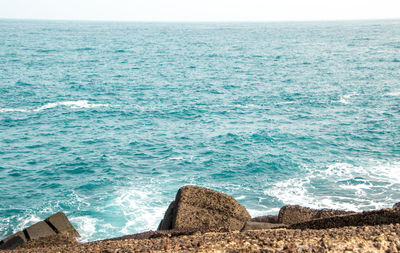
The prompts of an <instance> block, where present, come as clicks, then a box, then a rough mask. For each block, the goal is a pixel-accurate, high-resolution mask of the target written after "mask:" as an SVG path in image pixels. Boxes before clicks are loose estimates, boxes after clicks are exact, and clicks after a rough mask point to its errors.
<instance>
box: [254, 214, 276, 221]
mask: <svg viewBox="0 0 400 253" xmlns="http://www.w3.org/2000/svg"><path fill="white" fill-rule="evenodd" d="M251 221H256V222H267V223H278V215H266V216H259V217H255V218H252V219H251Z"/></svg>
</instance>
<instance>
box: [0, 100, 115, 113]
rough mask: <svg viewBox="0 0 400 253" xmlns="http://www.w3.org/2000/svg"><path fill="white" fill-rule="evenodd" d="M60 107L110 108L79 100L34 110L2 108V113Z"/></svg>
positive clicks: (27, 110)
mask: <svg viewBox="0 0 400 253" xmlns="http://www.w3.org/2000/svg"><path fill="white" fill-rule="evenodd" d="M58 106H65V107H69V108H72V109H77V108H96V107H108V106H110V105H109V104H92V103H89V101H88V100H77V101H62V102H54V103H47V104H45V105H43V106H40V107H38V108H34V109H25V108H0V112H40V111H43V110H46V109H51V108H55V107H58Z"/></svg>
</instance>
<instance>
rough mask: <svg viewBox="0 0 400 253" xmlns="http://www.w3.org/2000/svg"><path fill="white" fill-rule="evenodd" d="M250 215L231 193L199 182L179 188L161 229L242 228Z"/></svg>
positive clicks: (220, 229) (221, 229) (205, 229)
mask: <svg viewBox="0 0 400 253" xmlns="http://www.w3.org/2000/svg"><path fill="white" fill-rule="evenodd" d="M250 219H251V217H250V215H249V213H248V212H247V210H246V208H245V207H244V206H242V205H240V204H239V203H238V202H237V201H236V200H235V199H234V198H232V197H231V196H229V195H226V194H223V193H220V192H216V191H213V190H210V189H207V188H203V187H198V186H184V187H182V188H180V189H179V191H178V193H177V195H176V198H175V201H174V202H173V203H171V205H170V206H169V208H168V210H167V212H166V213H165V216H164V219H163V220H162V221H161V223H160V225H159V229H160V230H171V229H176V230H196V231H209V230H219V231H229V230H240V229H241V228H242V227H243V226H244V224H245V222H246V221H249V220H250Z"/></svg>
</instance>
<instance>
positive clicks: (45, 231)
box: [0, 212, 80, 250]
mask: <svg viewBox="0 0 400 253" xmlns="http://www.w3.org/2000/svg"><path fill="white" fill-rule="evenodd" d="M57 234H63V235H68V236H71V237H80V235H79V233H78V232H77V231H76V230H75V228H74V227H73V226H72V224H71V223H70V222H69V220H68V218H67V217H66V216H65V214H64V213H62V212H58V213H56V214H54V215H52V216H50V217H48V218H47V219H46V220H44V221H40V222H38V223H36V224H33V225H32V226H30V227H28V228H26V229H24V230H23V231H22V232H17V233H15V234H13V235H10V236H9V237H7V238H6V239H4V240H2V241H0V250H11V249H15V248H16V247H18V246H20V245H22V244H24V243H25V242H28V241H32V240H36V239H39V238H44V237H50V236H54V235H57Z"/></svg>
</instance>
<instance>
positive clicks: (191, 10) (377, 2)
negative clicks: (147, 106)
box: [0, 0, 400, 21]
mask: <svg viewBox="0 0 400 253" xmlns="http://www.w3.org/2000/svg"><path fill="white" fill-rule="evenodd" d="M0 18H27V19H72V20H124V21H281V20H343V19H345V20H346V19H391V18H400V0H0Z"/></svg>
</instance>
